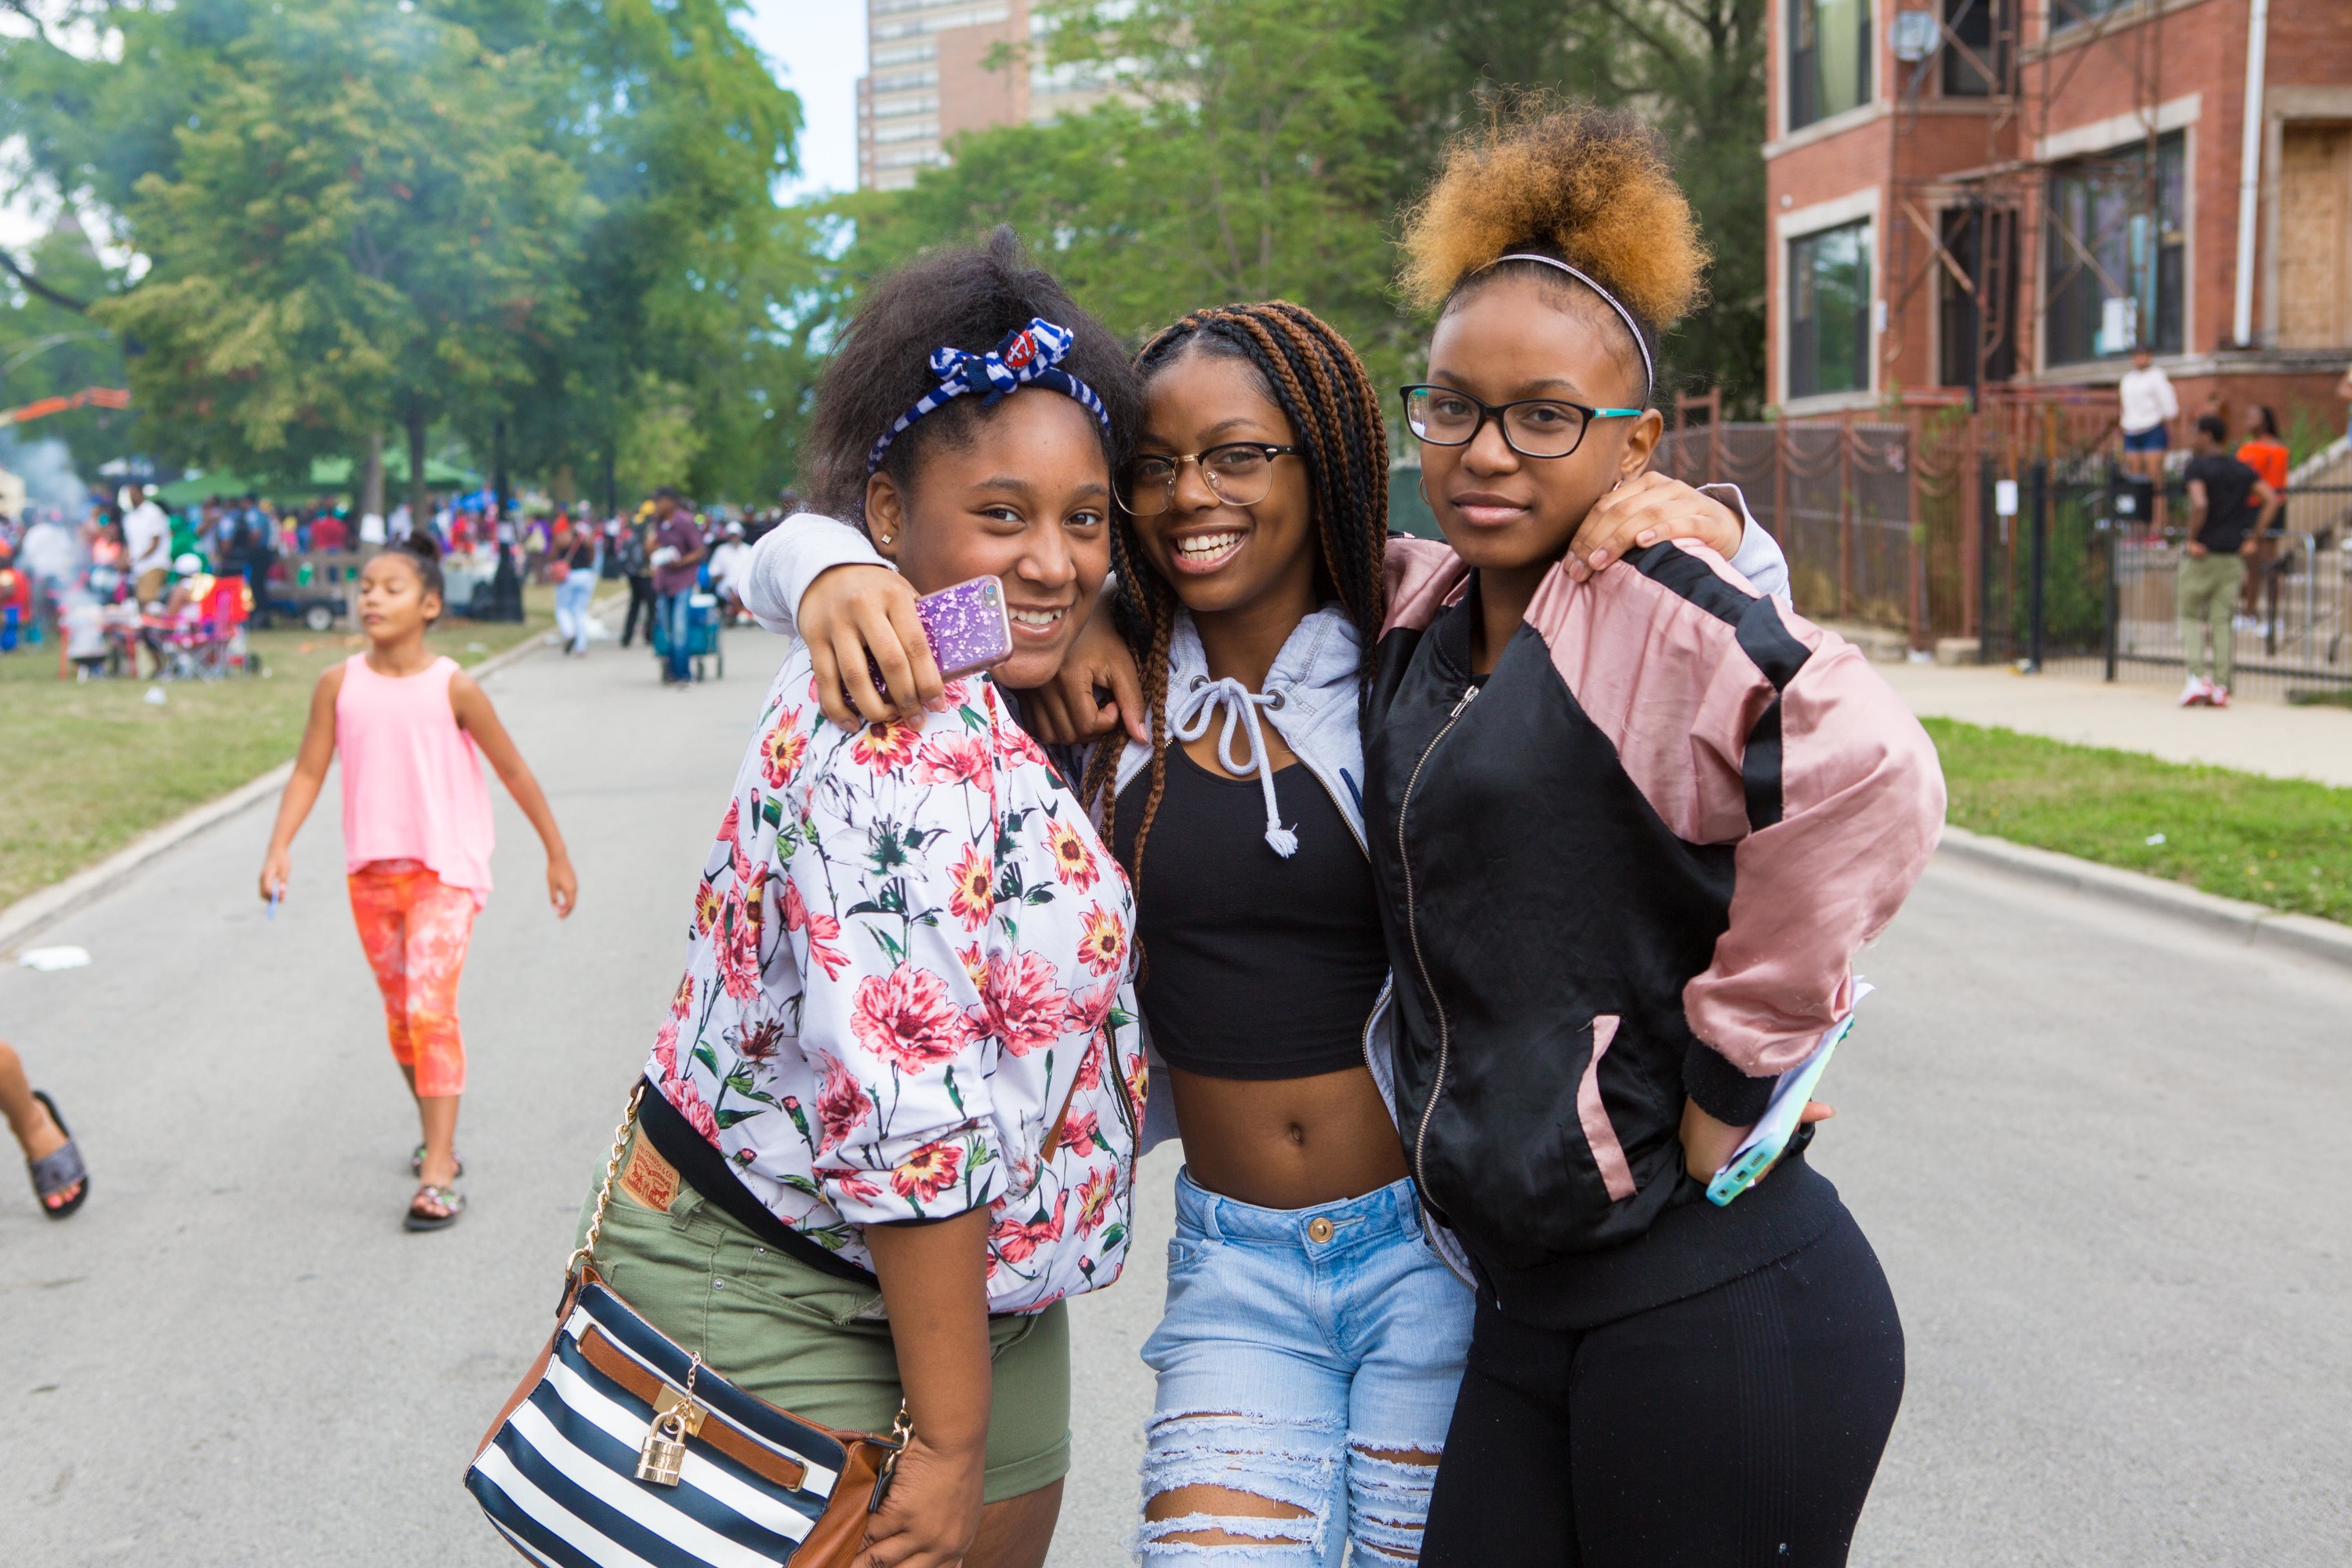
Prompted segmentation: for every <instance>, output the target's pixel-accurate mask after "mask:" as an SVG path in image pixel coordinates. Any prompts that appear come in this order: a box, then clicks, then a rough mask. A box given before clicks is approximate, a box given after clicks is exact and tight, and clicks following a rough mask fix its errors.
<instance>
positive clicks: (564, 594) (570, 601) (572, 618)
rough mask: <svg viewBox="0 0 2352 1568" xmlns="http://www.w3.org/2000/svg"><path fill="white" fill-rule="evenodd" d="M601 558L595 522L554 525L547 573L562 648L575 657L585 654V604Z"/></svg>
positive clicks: (592, 590)
mask: <svg viewBox="0 0 2352 1568" xmlns="http://www.w3.org/2000/svg"><path fill="white" fill-rule="evenodd" d="M603 564H604V541H603V540H601V539H600V538H598V537H597V533H596V525H595V524H594V523H593V522H591V521H588V520H587V519H586V518H583V519H581V520H580V521H578V522H572V521H570V520H568V519H566V520H564V521H560V522H559V523H558V524H557V525H556V530H555V537H554V539H553V540H552V541H551V542H550V544H549V547H548V553H547V576H548V580H549V581H550V582H551V583H553V584H555V629H556V630H557V631H558V632H561V633H562V636H563V651H564V652H565V653H567V654H570V655H571V656H572V658H587V657H588V604H589V601H590V600H591V599H593V598H594V597H595V595H596V573H597V569H598V568H599V567H601V566H602V565H603Z"/></svg>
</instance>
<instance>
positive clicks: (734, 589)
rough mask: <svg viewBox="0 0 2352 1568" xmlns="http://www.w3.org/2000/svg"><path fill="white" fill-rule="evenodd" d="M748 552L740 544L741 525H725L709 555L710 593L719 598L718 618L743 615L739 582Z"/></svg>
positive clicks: (748, 546)
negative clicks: (719, 616) (720, 616)
mask: <svg viewBox="0 0 2352 1568" xmlns="http://www.w3.org/2000/svg"><path fill="white" fill-rule="evenodd" d="M750 555H751V546H750V545H748V544H746V543H744V542H743V525H742V524H741V523H740V522H730V523H729V524H728V525H727V529H726V531H725V533H723V534H722V535H721V536H720V538H719V543H718V545H717V546H716V547H715V548H713V549H712V551H711V552H710V591H711V592H712V593H713V594H716V595H719V613H720V614H721V615H724V616H730V617H731V616H739V615H741V614H742V613H743V585H742V583H741V582H740V577H741V574H742V572H743V566H744V562H745V560H746V559H747V558H748V557H749V556H750Z"/></svg>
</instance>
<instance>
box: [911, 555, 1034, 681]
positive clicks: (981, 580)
mask: <svg viewBox="0 0 2352 1568" xmlns="http://www.w3.org/2000/svg"><path fill="white" fill-rule="evenodd" d="M915 614H916V615H918V616H921V617H922V621H923V635H924V636H925V637H929V639H930V643H931V657H932V658H935V659H937V660H939V662H940V674H941V675H943V676H945V677H947V678H948V679H950V680H952V679H955V678H956V677H957V676H959V675H970V674H971V672H972V671H973V670H975V669H986V668H988V667H989V666H990V665H992V664H995V663H997V662H998V661H999V660H1001V659H1003V658H1008V657H1010V656H1011V654H1012V652H1013V617H1012V616H1008V615H1006V614H1005V613H1004V584H1003V581H1002V580H1000V579H998V578H995V577H974V578H973V579H972V580H971V582H969V583H959V584H956V585H955V586H954V587H952V588H942V589H940V591H939V592H938V593H936V594H926V595H923V596H922V597H921V598H919V599H918V600H916V601H915Z"/></svg>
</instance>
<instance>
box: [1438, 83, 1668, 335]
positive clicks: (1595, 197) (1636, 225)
mask: <svg viewBox="0 0 2352 1568" xmlns="http://www.w3.org/2000/svg"><path fill="white" fill-rule="evenodd" d="M1515 251H1527V252H1531V253H1534V254H1537V255H1541V256H1549V257H1553V258H1557V259H1559V260H1561V261H1565V262H1567V263H1568V264H1569V265H1570V266H1571V267H1574V268H1578V269H1579V270H1580V271H1583V272H1587V273H1590V274H1591V276H1592V277H1593V278H1594V279H1598V280H1599V281H1600V282H1601V285H1602V287H1604V288H1606V289H1608V290H1609V291H1610V292H1611V293H1612V294H1614V295H1616V296H1617V298H1618V299H1619V300H1622V302H1623V303H1624V305H1625V308H1626V309H1627V310H1631V311H1633V318H1634V320H1635V321H1639V322H1640V323H1641V324H1642V327H1643V331H1644V332H1645V333H1646V334H1647V335H1648V336H1649V337H1650V338H1652V339H1653V340H1654V339H1655V337H1656V335H1657V334H1658V333H1659V332H1661V331H1664V330H1665V329H1666V328H1668V327H1671V326H1672V325H1674V323H1675V321H1678V320H1679V319H1680V318H1681V317H1682V316H1683V315H1684V313H1685V312H1686V311H1687V310H1690V309H1691V307H1692V306H1694V305H1695V304H1696V303H1697V302H1698V301H1699V299H1700V298H1701V295H1702V293H1703V290H1704V285H1703V283H1702V281H1701V274H1702V273H1704V272H1705V270H1706V264H1707V259H1708V258H1707V252H1706V245H1705V243H1704V242H1702V241H1701V240H1700V238H1699V237H1698V223H1697V220H1696V218H1694V217H1693V216H1692V215H1691V207H1690V200H1689V198H1688V197H1686V196H1685V195H1683V191H1682V187H1681V186H1680V185H1678V184H1675V174H1674V166H1673V163H1672V162H1671V161H1670V160H1669V159H1668V158H1667V156H1666V152H1665V148H1664V144H1663V143H1662V142H1660V141H1659V139H1658V135H1657V133H1656V132H1654V131H1652V130H1651V129H1650V128H1649V127H1648V126H1647V125H1645V124H1643V122H1642V121H1640V120H1639V119H1638V118H1636V117H1635V116H1633V114H1631V113H1628V112H1626V111H1625V110H1613V109H1600V108H1596V107H1594V106H1593V105H1592V104H1590V103H1585V102H1581V101H1566V102H1563V101H1561V100H1557V99H1553V98H1551V97H1549V96H1546V95H1540V94H1530V95H1526V96H1522V97H1518V98H1515V99H1512V100H1507V101H1506V102H1505V103H1503V104H1502V105H1500V106H1499V107H1498V109H1497V110H1496V114H1495V117H1494V118H1493V119H1492V120H1491V121H1489V122H1488V123H1487V125H1486V127H1485V128H1484V129H1482V130H1478V131H1473V132H1465V133H1464V134H1463V135H1461V136H1459V137H1456V138H1455V139H1454V144H1453V146H1452V147H1451V148H1449V149H1448V150H1447V152H1446V155H1445V165H1444V168H1443V169H1442V170H1441V171H1440V172H1439V174H1438V176H1437V178H1436V180H1435V181H1434V182H1433V184H1431V185H1430V187H1429V190H1428V191H1427V192H1426V193H1425V194H1424V195H1423V196H1422V198H1421V200H1420V201H1419V202H1418V203H1416V204H1415V205H1413V206H1412V209H1411V210H1409V211H1408V212H1407V213H1406V214H1405V219H1404V253H1405V266H1404V272H1403V276H1402V279H1401V281H1402V285H1403V288H1404V292H1405V296H1406V298H1407V299H1408V300H1411V301H1412V303H1413V304H1414V305H1415V306H1418V307H1420V308H1421V309H1423V310H1444V309H1445V308H1447V307H1450V306H1451V305H1452V304H1453V303H1454V300H1457V299H1459V298H1460V297H1461V296H1462V294H1463V293H1464V292H1465V289H1470V288H1473V287H1475V280H1477V279H1480V277H1481V275H1482V274H1484V273H1485V271H1486V268H1490V267H1492V266H1493V265H1494V264H1495V262H1496V260H1497V259H1498V258H1501V257H1505V256H1508V255H1510V254H1512V253H1513V252H1515ZM1514 270H1517V268H1514ZM1554 276H1559V275H1558V274H1554Z"/></svg>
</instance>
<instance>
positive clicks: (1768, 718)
mask: <svg viewBox="0 0 2352 1568" xmlns="http://www.w3.org/2000/svg"><path fill="white" fill-rule="evenodd" d="M1739 784H1740V788H1741V790H1742V791H1743V793H1745V795H1747V797H1748V832H1750V833H1758V832H1761V831H1762V830H1763V829H1765V828H1767V827H1769V826H1772V825H1773V824H1774V823H1776V822H1778V821H1780V698H1779V697H1777V696H1776V697H1774V698H1773V699H1772V700H1771V701H1770V702H1769V703H1767V704H1766V705H1765V708H1764V711H1763V712H1762V713H1761V714H1759V715H1758V716H1757V720H1756V727H1755V728H1754V729H1752V730H1750V731H1748V744H1747V745H1746V746H1744V747H1742V748H1741V750H1740V752H1739Z"/></svg>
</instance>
